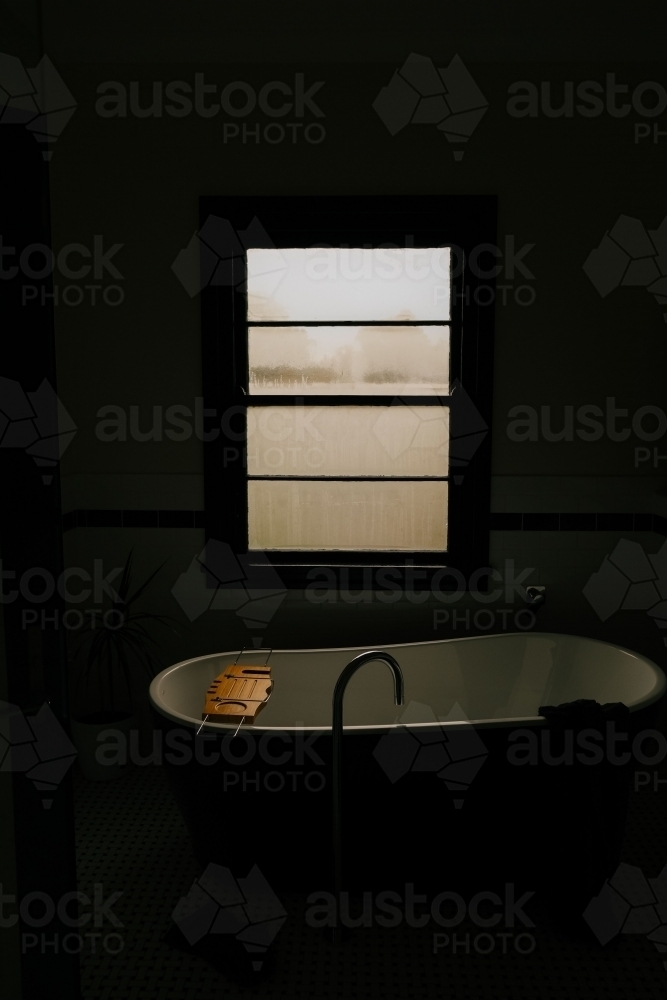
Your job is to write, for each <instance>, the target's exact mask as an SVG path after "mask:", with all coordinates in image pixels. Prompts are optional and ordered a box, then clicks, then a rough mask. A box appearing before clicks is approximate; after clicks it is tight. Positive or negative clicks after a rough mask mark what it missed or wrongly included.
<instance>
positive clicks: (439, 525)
mask: <svg viewBox="0 0 667 1000" xmlns="http://www.w3.org/2000/svg"><path fill="white" fill-rule="evenodd" d="M248 535H249V547H250V548H251V549H263V550H265V551H266V550H270V549H294V550H305V549H315V550H319V551H322V550H333V551H346V550H347V551H349V550H360V551H367V550H371V551H372V550H376V551H385V552H386V551H398V552H419V551H422V552H438V551H443V550H444V549H445V548H446V543H447V483H446V482H430V481H428V480H426V481H425V480H422V481H421V482H420V481H417V482H407V483H406V482H395V481H393V482H392V481H388V482H377V481H375V482H341V481H340V480H338V481H335V480H333V481H331V482H326V481H322V480H317V481H312V480H311V481H308V480H301V481H297V482H295V481H294V480H288V481H286V482H281V481H280V480H277V479H251V480H250V481H249V482H248Z"/></svg>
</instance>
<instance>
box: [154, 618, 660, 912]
mask: <svg viewBox="0 0 667 1000" xmlns="http://www.w3.org/2000/svg"><path fill="white" fill-rule="evenodd" d="M367 648H369V647H353V648H340V649H291V650H290V649H282V650H274V651H273V652H272V654H271V657H270V660H269V662H270V665H271V668H272V677H273V681H274V690H273V693H272V695H271V698H270V700H269V702H268V703H267V705H266V706H265V707H264V709H263V710H262V711H261V713H260V714H259V715H258V717H257V719H256V721H255V723H254V724H253V725H252V726H248V725H244V726H242V727H241V729H238V725H237V724H236V723H234V724H224V723H214V722H210V721H209V722H207V723H206V724H205V725H202V721H201V711H202V705H203V699H204V693H205V691H206V689H207V687H208V686H209V684H210V682H211V680H212V679H213V678H214V677H216V676H217V675H218V674H219V673H221V672H222V670H223V669H224V667H225V666H226V665H228V664H229V663H232V662H234V661H235V660H236V658H237V656H238V651H230V652H224V653H217V654H213V655H210V656H202V657H198V658H196V659H191V660H184V661H182V662H181V663H176V664H174V665H173V666H171V667H169V668H167V669H166V670H163V671H162V673H160V674H159V675H158V676H157V677H155V679H154V680H153V682H152V684H151V687H150V698H151V703H152V708H153V713H154V718H155V720H156V722H157V724H158V727H159V729H160V730H161V732H162V746H163V756H164V763H165V766H166V768H167V772H168V775H169V778H170V782H171V785H172V789H173V791H174V793H175V796H176V799H177V801H178V804H179V806H180V809H181V812H182V814H183V817H184V819H185V821H186V824H187V826H188V829H189V832H190V834H191V837H192V840H193V843H194V847H195V853H196V855H197V858H198V860H199V861H200V862H201V863H202V864H207V863H208V862H210V861H217V862H219V863H224V864H226V865H229V866H231V867H233V868H238V869H239V871H240V872H241V874H245V873H246V871H247V870H248V868H249V867H250V866H252V864H255V863H257V864H258V865H259V867H260V868H261V870H262V871H263V872H264V874H265V875H266V876H267V878H269V880H270V881H271V882H272V884H273V885H275V886H276V887H278V886H283V887H291V888H306V889H311V890H317V889H322V888H327V887H329V886H330V872H331V787H330V764H331V706H332V694H333V688H334V684H335V682H336V679H337V678H338V676H339V674H340V672H341V671H342V670H343V668H344V667H345V666H346V664H347V663H348V662H349V661H350V660H351V659H352V658H353V657H355V656H356V655H358V654H359V653H361V652H364V651H365V650H366V649H367ZM376 648H381V649H384V650H387V651H389V652H391V653H392V654H393V656H394V657H395V658H396V659H397V660H398V663H399V664H400V666H401V668H402V671H403V675H404V680H405V702H404V705H403V706H399V707H397V706H396V705H394V703H393V696H392V681H391V676H390V673H389V671H388V669H387V667H386V665H385V664H383V663H380V662H376V663H370V664H367V665H365V666H364V667H362V668H361V669H360V670H359V671H358V673H357V674H355V675H354V677H353V678H352V680H351V682H350V683H349V685H348V688H347V691H346V695H345V702H344V739H343V747H344V750H343V831H344V833H343V836H344V850H345V878H346V880H347V882H348V884H349V887H350V888H353V887H358V888H373V887H381V888H384V889H389V888H392V887H393V886H395V885H402V884H404V883H405V882H406V881H413V882H418V883H420V884H421V883H423V884H426V883H427V882H428V883H430V884H432V885H433V884H438V885H439V886H440V888H442V887H443V885H444V883H446V885H444V887H445V888H451V887H452V886H453V885H454V884H456V883H459V884H463V882H465V883H466V884H473V883H474V884H475V885H477V886H480V887H481V888H483V889H489V887H490V886H491V885H493V884H496V883H498V882H501V881H505V882H507V881H512V880H513V881H515V882H517V881H521V882H522V884H523V885H524V887H525V888H529V889H535V888H536V887H537V886H538V885H543V884H544V885H551V886H552V887H554V886H555V887H556V891H560V890H561V889H562V887H563V885H564V884H565V883H564V881H563V880H564V879H565V882H567V880H568V879H569V881H570V883H574V882H576V880H577V879H579V880H581V877H582V872H585V871H586V870H587V869H590V859H591V856H593V855H595V856H601V855H602V854H604V850H603V848H604V846H605V845H604V844H601V843H599V842H598V841H599V840H600V837H602V839H603V840H605V843H607V841H609V844H608V845H607V846H608V848H609V849H608V850H607V854H608V856H609V857H608V863H609V865H611V864H612V863H613V860H614V858H616V857H617V855H618V854H619V851H620V845H621V843H622V830H623V825H624V819H625V808H626V803H627V794H626V791H627V772H628V767H631V766H632V765H631V764H630V765H627V764H625V765H624V766H622V767H621V766H620V765H616V764H613V763H612V764H610V763H609V761H608V759H607V754H606V750H605V752H604V753H600V754H598V755H597V756H602V758H603V759H601V760H597V759H596V760H594V761H591V760H585V761H583V762H581V761H580V760H579V759H578V758H577V757H576V755H575V756H573V754H572V752H569V751H568V746H569V747H570V751H571V750H572V746H574V750H575V751H577V752H578V750H579V744H578V743H577V742H576V741H575V742H574V743H573V744H572V745H570V744H568V742H567V740H568V737H567V735H566V734H565V733H564V732H563V728H567V726H565V727H564V726H563V723H562V722H561V724H560V730H559V726H558V724H556V726H555V729H554V725H553V724H548V723H547V721H546V720H545V718H544V717H543V716H541V715H540V713H539V707H540V706H543V705H561V704H563V703H570V702H574V701H577V700H578V699H592V700H594V701H596V702H599V703H601V704H605V703H622V705H624V706H627V709H628V710H629V712H627V711H626V712H625V714H623V711H624V710H623V711H622V712H621V715H620V716H617V718H616V732H617V734H618V733H622V730H623V729H624V728H625V730H627V733H626V736H627V740H626V742H627V745H628V748H629V747H631V746H632V741H633V739H634V738H635V734H636V732H637V730H638V729H641V728H642V727H643V728H646V727H647V726H648V725H649V724H650V721H651V719H650V712H649V708H650V706H653V705H655V703H656V702H657V701H658V700H659V699H660V698H661V696H662V695H663V694H664V692H665V689H666V686H667V681H666V679H665V675H664V674H663V672H662V670H661V669H660V668H659V667H658V666H656V664H655V663H653V662H651V661H650V660H648V659H646V658H645V657H643V656H640V655H639V654H637V653H633V652H631V651H629V650H627V649H621V648H619V647H616V646H612V645H610V644H607V643H604V642H600V641H597V640H593V639H584V638H579V637H576V636H568V635H558V634H549V633H518V634H504V635H494V636H481V637H472V638H466V639H450V640H440V641H435V642H418V643H407V644H402V645H391V646H383V647H376ZM244 658H245V661H246V662H247V663H249V662H252V659H253V657H252V655H251V654H250V653H249V652H248V651H246V653H245V654H244ZM619 719H620V722H619ZM565 721H566V722H567V719H566V720H565ZM609 724H610V723H609V721H608V720H605V722H604V725H602V724H601V726H602V729H603V730H604V729H605V727H607V726H608V725H609ZM612 724H613V721H612ZM237 730H238V732H237ZM575 736H577V734H576V733H575ZM607 736H608V732H601V734H600V745H601V746H604V747H606V746H607V743H606V742H605V740H606V739H607ZM545 737H547V742H546V743H545V742H544V739H545ZM552 737H553V739H551V738H552ZM570 738H572V739H574V737H572V734H570ZM577 738H578V737H577ZM589 745H590V744H589ZM622 745H623V744H622V741H621V743H619V742H618V741H617V742H616V744H614V746H616V748H617V749H618V748H619V747H622ZM519 746H521V747H522V748H523V750H522V753H517V748H518V747H519ZM558 749H560V750H563V749H564V750H565V753H564V754H560V757H561V759H560V760H559V759H558V757H559V754H558V753H557V752H556V751H557V750H558ZM568 752H569V756H568ZM593 756H595V755H593ZM591 763H595V764H596V766H595V767H593V766H589V765H590V764H591ZM637 766H639V765H637ZM622 773H623V774H625V776H626V778H625V784H624V783H623V781H620V780H619V779H620V777H621V774H622ZM591 809H592V813H591ZM601 810H602V812H603V813H604V823H601V821H600V816H601V815H602V813H601ZM610 817H611V820H613V822H610ZM591 824H593V825H591ZM601 831H602V832H601ZM605 831H606V832H605ZM609 845H611V846H609ZM616 863H618V862H617V861H616ZM605 877H606V876H605ZM531 880H532V882H533V883H534V884H533V885H528V884H527V882H529V881H531ZM586 891H588V887H587V888H586ZM582 892H583V890H582ZM582 898H583V896H582Z"/></svg>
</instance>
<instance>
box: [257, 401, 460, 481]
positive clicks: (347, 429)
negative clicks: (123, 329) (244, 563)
mask: <svg viewBox="0 0 667 1000" xmlns="http://www.w3.org/2000/svg"><path fill="white" fill-rule="evenodd" d="M448 446H449V408H448V407H446V406H250V407H248V473H249V474H250V475H251V476H262V475H269V476H446V475H447V467H448Z"/></svg>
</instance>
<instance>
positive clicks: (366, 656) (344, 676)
mask: <svg viewBox="0 0 667 1000" xmlns="http://www.w3.org/2000/svg"><path fill="white" fill-rule="evenodd" d="M371 660H381V661H382V662H383V663H386V664H387V666H388V667H389V669H390V670H391V672H392V674H393V677H394V704H395V705H402V704H403V686H404V685H403V673H402V672H401V668H400V667H399V665H398V663H397V662H396V660H395V659H394V657H393V656H392V655H391V654H390V653H384V652H382V650H379V649H373V650H369V651H368V652H367V653H360V655H359V656H355V658H354V659H353V660H351V661H350V662H349V663H348V665H347V666H346V667H345V669H344V670H343V672H342V673H341V675H340V677H339V678H338V680H337V681H336V687H335V688H334V693H333V717H332V726H331V736H332V744H333V746H332V751H333V759H332V783H333V849H334V897H335V899H336V907H337V910H336V926H335V927H334V940H335V941H338V938H339V933H340V897H341V890H342V881H343V840H342V825H341V774H342V770H343V695H344V694H345V688H346V687H347V685H348V681H349V680H350V678H351V677H352V675H353V674H355V673H356V672H357V670H358V669H359V667H363V665H364V663H370V662H371Z"/></svg>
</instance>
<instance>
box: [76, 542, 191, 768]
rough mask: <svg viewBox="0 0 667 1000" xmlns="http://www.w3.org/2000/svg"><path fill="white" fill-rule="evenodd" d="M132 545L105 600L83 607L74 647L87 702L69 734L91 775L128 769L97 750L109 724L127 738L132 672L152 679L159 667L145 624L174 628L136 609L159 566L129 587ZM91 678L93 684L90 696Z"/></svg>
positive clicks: (79, 682) (164, 617)
mask: <svg viewBox="0 0 667 1000" xmlns="http://www.w3.org/2000/svg"><path fill="white" fill-rule="evenodd" d="M133 551H134V550H132V551H130V553H129V555H128V557H127V559H126V561H125V566H124V567H123V573H122V576H121V579H120V583H119V584H118V587H117V589H115V590H114V591H113V596H112V598H111V602H110V606H109V607H106V608H104V609H99V608H98V609H88V613H89V614H90V615H91V621H90V624H89V625H88V626H87V627H86V628H85V629H84V630H83V632H82V633H81V637H80V641H79V645H78V649H77V651H76V653H77V658H78V659H79V662H80V668H79V672H78V677H77V686H78V688H79V694H80V695H81V693H82V691H81V689H82V688H85V692H84V693H83V697H82V699H81V701H82V703H83V704H84V705H85V706H86V707H85V709H84V710H83V711H80V712H79V713H77V714H76V715H75V716H74V717H73V718H72V720H71V725H72V739H73V740H74V743H75V745H76V748H77V750H78V760H79V764H80V766H81V769H82V771H83V773H84V774H85V776H86V777H87V778H91V779H92V780H94V781H108V780H111V779H113V778H119V777H121V775H122V774H124V773H125V772H126V770H127V765H126V763H120V762H105V761H104V758H103V756H102V758H101V759H99V758H100V755H99V754H97V753H96V751H97V750H98V748H99V737H100V735H101V734H102V733H103V732H104V730H108V729H112V730H114V731H115V732H117V733H118V734H119V736H120V738H121V739H125V740H128V739H129V734H130V728H131V726H132V722H133V718H134V717H133V709H132V703H133V692H134V690H136V673H137V671H141V673H142V674H143V675H147V676H148V678H149V680H152V679H153V677H154V676H155V674H156V673H158V672H159V670H160V669H161V663H160V661H159V659H158V657H157V652H158V650H159V648H160V647H159V643H158V642H157V641H156V640H155V639H154V638H153V637H152V636H151V635H150V634H149V632H148V630H147V628H146V626H147V624H149V623H150V622H159V623H160V624H161V625H166V626H168V627H169V628H171V630H172V631H173V632H174V633H176V634H178V633H177V632H176V629H174V628H173V627H172V625H171V623H172V622H174V621H175V619H173V618H171V617H170V616H169V615H159V614H154V613H152V612H149V611H138V610H137V608H136V604H137V601H138V600H139V598H140V597H141V596H142V594H144V593H145V591H146V590H147V589H148V587H149V586H150V584H151V583H152V581H153V580H154V579H155V577H156V576H157V574H158V573H159V572H160V570H161V569H162V566H159V567H158V568H157V569H156V570H155V571H154V572H153V573H151V575H150V576H149V577H148V578H147V579H145V580H144V581H143V583H140V584H138V585H137V586H136V587H135V588H134V589H133V582H132V554H133ZM163 565H164V563H163ZM81 661H82V662H81ZM93 681H94V682H95V685H94V688H93V691H92V697H91V687H93V685H91V682H93ZM133 681H135V684H134V685H133ZM93 706H94V707H93ZM126 760H127V755H125V761H126Z"/></svg>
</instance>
